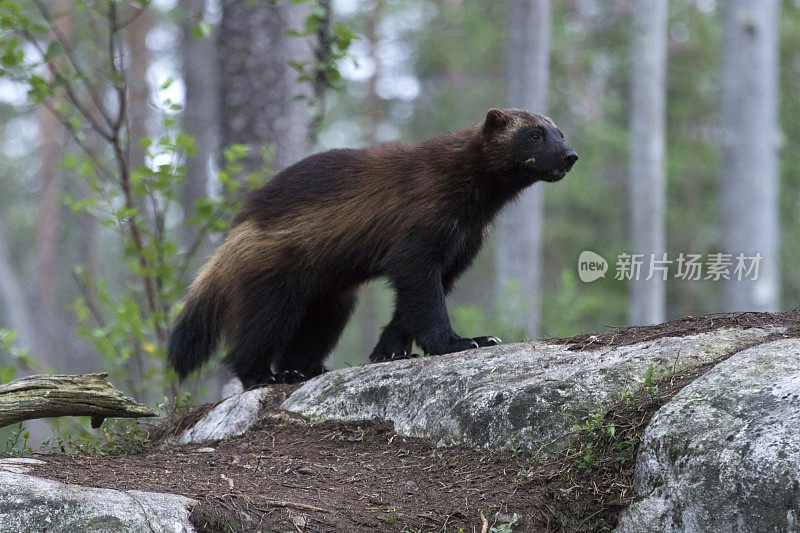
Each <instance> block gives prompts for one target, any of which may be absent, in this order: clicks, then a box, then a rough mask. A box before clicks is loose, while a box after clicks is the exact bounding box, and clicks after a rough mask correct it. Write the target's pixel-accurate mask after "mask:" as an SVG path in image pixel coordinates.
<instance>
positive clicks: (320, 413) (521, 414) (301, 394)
mask: <svg viewBox="0 0 800 533" xmlns="http://www.w3.org/2000/svg"><path fill="white" fill-rule="evenodd" d="M769 333H771V330H766V329H741V328H731V329H720V330H716V331H713V332H708V333H703V334H698V335H692V336H688V337H682V338H662V339H658V340H655V341H651V342H645V343H639V344H635V345H630V346H621V347H615V348H609V347H605V348H600V349H596V350H584V351H571V350H569V349H567V347H565V346H561V345H552V344H544V343H524V344H508V345H501V346H496V347H491V348H484V349H478V350H470V351H467V352H460V353H456V354H450V355H444V356H436V357H423V358H419V359H410V360H402V361H393V362H388V363H380V364H374V365H366V366H360V367H354V368H348V369H344V370H338V371H335V372H329V373H326V374H323V375H321V376H318V377H316V378H314V379H312V380H311V381H309V382H307V383H306V384H305V385H303V386H302V387H301V388H299V389H298V390H296V391H295V392H294V393H293V394H292V395H291V396H290V397H289V398H288V399H287V400H286V401H285V402H284V403H283V407H284V408H285V409H288V410H290V411H295V412H298V413H301V414H303V415H306V416H310V417H316V418H322V419H329V418H332V419H341V420H363V419H385V420H391V421H393V422H394V423H395V429H396V431H397V432H398V433H400V434H403V435H410V436H420V437H428V438H431V439H433V440H435V441H436V442H437V443H439V444H442V445H449V444H466V445H469V446H473V447H493V448H501V447H508V446H512V445H513V446H523V447H526V448H528V449H533V450H537V451H541V452H542V453H547V448H551V449H552V450H557V449H559V448H560V447H561V446H563V445H564V444H565V443H566V438H567V437H568V435H569V433H570V432H571V431H573V429H574V427H575V421H576V420H578V419H579V418H580V417H582V416H585V415H586V414H587V413H590V412H591V411H593V410H594V409H596V408H598V407H607V406H610V405H611V404H613V403H614V402H616V401H617V400H618V399H619V398H620V395H621V394H622V393H623V392H625V391H627V390H630V389H633V388H635V387H636V386H637V385H638V384H639V383H640V382H641V380H642V378H643V376H644V374H645V372H646V371H647V369H648V366H649V365H650V364H651V363H652V364H653V367H654V370H655V375H656V377H658V376H664V375H667V374H669V373H671V372H674V371H677V370H680V369H684V368H687V367H694V366H697V365H700V364H703V363H707V362H709V361H713V360H715V359H717V358H719V357H720V356H722V355H724V354H727V353H730V352H732V351H734V350H737V349H740V348H741V347H743V346H746V345H748V344H750V343H753V342H756V341H759V340H760V339H763V338H764V337H766V336H767V335H768V334H769ZM551 445H552V446H551Z"/></svg>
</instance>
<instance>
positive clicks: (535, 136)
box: [531, 130, 542, 141]
mask: <svg viewBox="0 0 800 533" xmlns="http://www.w3.org/2000/svg"><path fill="white" fill-rule="evenodd" d="M541 138H542V132H540V131H538V130H536V131H534V132H532V133H531V139H533V140H534V141H538V140H539V139H541Z"/></svg>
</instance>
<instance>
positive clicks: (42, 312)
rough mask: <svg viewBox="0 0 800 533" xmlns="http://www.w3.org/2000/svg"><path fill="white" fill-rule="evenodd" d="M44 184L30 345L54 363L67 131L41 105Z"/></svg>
mask: <svg viewBox="0 0 800 533" xmlns="http://www.w3.org/2000/svg"><path fill="white" fill-rule="evenodd" d="M37 115H38V119H39V133H40V138H41V142H42V146H41V149H40V159H41V170H40V176H41V183H42V188H41V192H40V196H39V205H38V213H37V217H36V241H35V251H34V260H33V261H34V262H33V273H32V274H33V280H32V281H33V302H34V303H33V316H34V321H35V323H36V330H37V334H36V335H35V336H34V337H33V339H34V342H33V345H32V346H31V347H30V348H31V350H32V353H33V355H34V356H35V357H36V359H38V360H39V361H41V362H42V363H44V364H50V363H52V362H53V359H54V355H53V349H52V348H53V346H52V341H53V339H54V338H55V335H56V333H57V332H58V324H57V323H58V312H57V309H58V278H59V276H58V275H59V268H58V267H59V261H58V259H59V245H58V233H59V229H60V227H61V195H62V194H63V192H64V173H63V172H62V170H61V169H60V168H59V165H60V163H61V160H62V159H63V157H64V142H65V139H64V133H65V132H64V130H63V128H62V126H61V124H60V123H59V121H58V119H56V118H55V117H54V116H53V115H52V114H51V113H50V111H48V110H47V109H45V108H44V107H40V108H39V110H38V112H37Z"/></svg>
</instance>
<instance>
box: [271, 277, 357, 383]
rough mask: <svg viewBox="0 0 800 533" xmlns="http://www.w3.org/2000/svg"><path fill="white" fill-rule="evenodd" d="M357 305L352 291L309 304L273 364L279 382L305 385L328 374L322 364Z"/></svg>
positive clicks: (334, 294)
mask: <svg viewBox="0 0 800 533" xmlns="http://www.w3.org/2000/svg"><path fill="white" fill-rule="evenodd" d="M355 305H356V296H355V293H354V292H353V291H352V290H346V291H343V292H338V293H333V294H327V295H324V296H318V297H316V298H313V299H312V300H310V301H309V302H308V303H307V304H306V306H305V314H304V315H303V318H302V319H301V320H300V325H299V326H298V327H297V330H296V331H295V333H294V335H293V336H292V340H291V341H290V342H289V344H288V345H287V346H286V348H285V350H284V351H283V352H282V354H280V356H279V357H278V358H276V359H275V360H274V362H273V368H274V370H275V373H276V379H277V380H278V381H279V382H285V381H289V382H292V381H302V380H306V379H310V378H312V377H314V376H318V375H319V374H322V373H323V372H325V366H324V365H323V364H322V362H323V360H324V359H325V357H326V356H327V355H328V353H329V352H330V351H331V350H333V348H334V347H335V346H336V342H337V341H338V340H339V336H340V335H341V334H342V331H343V330H344V327H345V325H346V324H347V320H348V319H349V318H350V315H351V314H352V312H353V309H354V308H355Z"/></svg>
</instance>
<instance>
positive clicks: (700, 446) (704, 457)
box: [617, 339, 800, 533]
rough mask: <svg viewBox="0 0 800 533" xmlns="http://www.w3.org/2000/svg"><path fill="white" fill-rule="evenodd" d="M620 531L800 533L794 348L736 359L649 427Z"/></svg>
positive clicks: (798, 378)
mask: <svg viewBox="0 0 800 533" xmlns="http://www.w3.org/2000/svg"><path fill="white" fill-rule="evenodd" d="M635 489H636V492H637V493H638V494H639V495H640V496H642V497H643V499H642V500H641V501H637V502H636V503H634V504H633V505H631V506H630V508H629V509H628V510H627V511H626V512H625V513H624V514H623V516H622V518H621V520H620V523H619V526H618V528H617V530H618V531H620V532H631V533H632V532H637V533H642V532H645V533H646V532H679V531H680V532H711V531H737V532H754V533H755V532H766V531H776V532H777V531H781V532H800V339H785V340H778V341H774V342H771V343H767V344H762V345H760V346H757V347H754V348H751V349H748V350H744V351H741V352H739V353H737V354H735V355H733V356H732V357H731V358H729V359H728V360H726V361H724V362H722V363H720V364H719V365H717V366H715V367H714V368H713V369H712V370H710V371H709V372H707V373H706V374H705V375H703V376H702V377H700V378H699V379H697V380H696V381H694V382H693V383H691V384H690V385H688V386H687V387H685V388H684V389H683V390H682V391H681V392H680V393H678V394H677V395H676V396H675V397H674V398H673V399H672V401H670V402H669V403H668V404H666V405H665V406H663V407H662V408H661V409H660V410H659V411H658V412H657V413H656V415H655V416H654V417H653V419H652V421H651V422H650V424H649V426H648V427H647V429H646V431H645V434H644V437H643V440H642V443H641V447H640V450H639V456H638V458H637V465H636V476H635Z"/></svg>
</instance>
